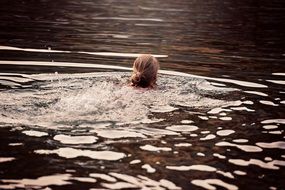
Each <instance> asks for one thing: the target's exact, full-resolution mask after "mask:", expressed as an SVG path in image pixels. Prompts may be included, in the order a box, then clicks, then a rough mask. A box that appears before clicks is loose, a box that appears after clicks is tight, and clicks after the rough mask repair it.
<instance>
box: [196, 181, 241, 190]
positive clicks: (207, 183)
mask: <svg viewBox="0 0 285 190" xmlns="http://www.w3.org/2000/svg"><path fill="white" fill-rule="evenodd" d="M191 183H192V184H194V185H197V186H200V187H203V188H205V189H209V190H216V187H215V186H214V185H217V186H220V187H223V188H225V189H228V190H237V189H238V187H237V186H235V185H232V184H229V183H226V182H223V181H222V180H220V179H204V180H200V179H195V180H192V181H191Z"/></svg>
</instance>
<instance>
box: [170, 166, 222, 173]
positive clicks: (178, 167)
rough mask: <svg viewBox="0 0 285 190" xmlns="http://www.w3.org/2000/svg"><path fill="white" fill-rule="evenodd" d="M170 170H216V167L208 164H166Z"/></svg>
mask: <svg viewBox="0 0 285 190" xmlns="http://www.w3.org/2000/svg"><path fill="white" fill-rule="evenodd" d="M166 168H167V169H169V170H177V171H189V170H198V171H205V172H215V171H217V169H216V168H214V167H212V166H207V165H191V166H166Z"/></svg>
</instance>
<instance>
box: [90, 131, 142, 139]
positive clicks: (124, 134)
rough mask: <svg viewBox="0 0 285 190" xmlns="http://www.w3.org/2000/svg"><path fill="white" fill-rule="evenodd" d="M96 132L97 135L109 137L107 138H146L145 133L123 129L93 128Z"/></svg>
mask: <svg viewBox="0 0 285 190" xmlns="http://www.w3.org/2000/svg"><path fill="white" fill-rule="evenodd" d="M93 131H95V132H96V133H97V135H98V136H100V137H104V138H109V139H119V138H146V136H145V135H143V134H141V133H138V132H132V131H123V130H98V131H96V130H93Z"/></svg>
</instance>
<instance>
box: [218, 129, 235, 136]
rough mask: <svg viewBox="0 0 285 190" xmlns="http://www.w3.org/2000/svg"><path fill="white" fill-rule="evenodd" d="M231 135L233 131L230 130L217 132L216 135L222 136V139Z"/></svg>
mask: <svg viewBox="0 0 285 190" xmlns="http://www.w3.org/2000/svg"><path fill="white" fill-rule="evenodd" d="M233 133H235V131H234V130H230V129H227V130H219V131H217V135H219V136H222V137H224V136H228V135H231V134H233Z"/></svg>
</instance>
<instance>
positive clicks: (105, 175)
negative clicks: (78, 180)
mask: <svg viewBox="0 0 285 190" xmlns="http://www.w3.org/2000/svg"><path fill="white" fill-rule="evenodd" d="M89 176H90V177H94V178H96V179H102V180H105V181H109V182H116V181H117V179H116V178H114V177H111V176H109V175H107V174H100V173H91V174H89Z"/></svg>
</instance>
